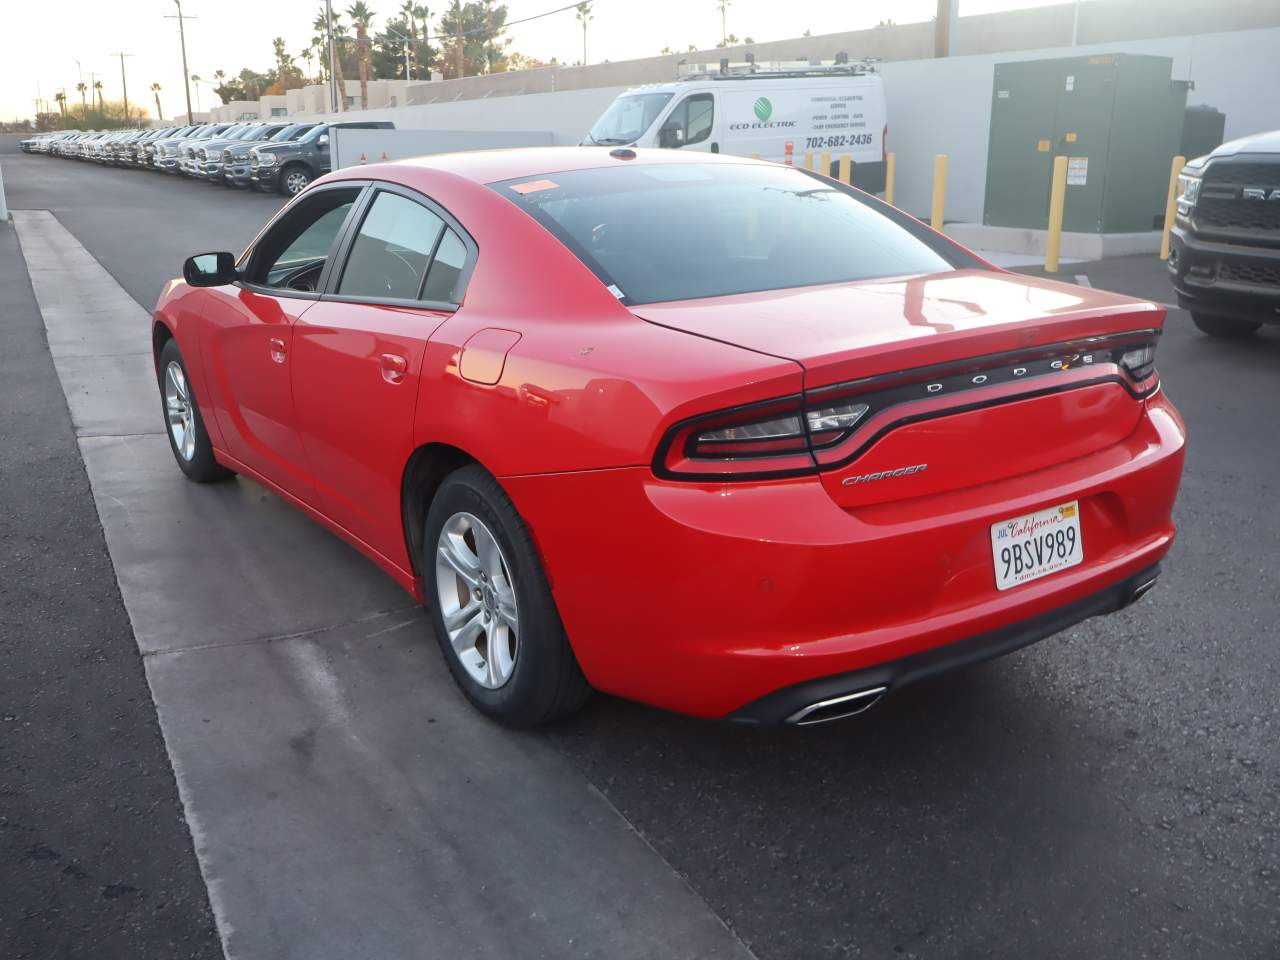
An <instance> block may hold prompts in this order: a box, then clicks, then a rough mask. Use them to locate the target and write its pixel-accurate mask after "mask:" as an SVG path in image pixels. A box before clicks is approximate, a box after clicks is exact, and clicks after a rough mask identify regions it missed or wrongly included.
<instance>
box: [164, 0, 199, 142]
mask: <svg viewBox="0 0 1280 960" xmlns="http://www.w3.org/2000/svg"><path fill="white" fill-rule="evenodd" d="M173 2H174V3H175V4H177V7H178V16H177V17H176V18H175V17H174V16H173V14H171V13H168V14H165V19H167V20H174V19H176V20H177V21H178V38H179V40H180V41H181V43H182V87H183V90H185V91H186V94H187V123H189V124H191V123H195V122H196V120H195V117H193V116H192V115H191V76H190V74H188V73H187V31H186V21H188V20H194V19H196V18H195V17H188V16H186V15H185V14H184V13H183V12H182V0H173Z"/></svg>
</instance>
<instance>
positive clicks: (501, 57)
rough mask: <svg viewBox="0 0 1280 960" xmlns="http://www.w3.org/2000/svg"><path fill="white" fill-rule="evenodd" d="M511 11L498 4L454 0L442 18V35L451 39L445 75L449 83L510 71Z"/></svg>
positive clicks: (489, 0) (491, 1)
mask: <svg viewBox="0 0 1280 960" xmlns="http://www.w3.org/2000/svg"><path fill="white" fill-rule="evenodd" d="M506 23H507V7H506V5H505V4H499V3H495V2H494V0H472V2H470V3H463V2H462V0H453V2H452V3H451V4H450V6H449V8H448V9H447V10H445V12H444V13H443V14H442V15H441V17H440V34H441V35H442V36H446V37H451V38H452V42H451V43H450V45H449V46H450V49H449V55H448V56H447V57H445V59H444V64H443V72H444V75H445V78H446V79H450V80H451V79H453V78H455V77H467V76H473V75H475V74H479V73H500V72H502V71H503V70H506V69H507V53H506V48H507V45H508V44H509V43H510V42H511V41H510V40H507V39H505V38H503V37H502V33H503V32H504V31H505V30H506Z"/></svg>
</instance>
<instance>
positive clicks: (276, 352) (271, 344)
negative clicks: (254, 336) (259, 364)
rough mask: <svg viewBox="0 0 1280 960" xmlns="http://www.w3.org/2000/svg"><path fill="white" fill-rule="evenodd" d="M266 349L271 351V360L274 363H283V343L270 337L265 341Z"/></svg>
mask: <svg viewBox="0 0 1280 960" xmlns="http://www.w3.org/2000/svg"><path fill="white" fill-rule="evenodd" d="M267 347H268V349H269V350H270V351H271V359H272V360H273V361H275V362H276V363H284V358H285V346H284V341H283V340H281V339H280V338H279V337H272V338H271V339H270V340H268V341H267Z"/></svg>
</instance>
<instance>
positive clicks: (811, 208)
mask: <svg viewBox="0 0 1280 960" xmlns="http://www.w3.org/2000/svg"><path fill="white" fill-rule="evenodd" d="M491 186H492V187H493V188H494V189H495V190H497V191H498V192H499V193H501V194H503V195H504V196H506V197H508V198H509V199H510V200H512V201H513V202H514V203H515V204H516V205H517V206H519V207H520V208H521V209H523V210H525V211H526V212H527V213H528V214H529V215H530V216H532V217H533V218H534V219H535V220H537V221H538V222H539V223H541V224H542V225H543V226H544V227H546V228H547V230H548V231H550V232H551V233H552V234H553V235H554V236H555V237H556V238H557V239H559V240H560V242H561V243H563V244H564V245H565V246H566V247H568V248H569V250H571V251H572V252H573V253H574V254H575V255H576V256H577V257H578V258H579V259H580V260H582V262H583V263H584V264H586V266H587V267H589V268H590V269H591V270H592V271H593V272H594V273H595V274H596V276H597V277H599V278H600V280H601V282H602V283H604V284H606V285H612V286H613V287H615V288H616V289H615V295H616V296H619V297H620V298H621V299H623V301H624V302H626V303H629V304H638V303H655V302H660V301H665V300H692V299H697V298H702V297H720V296H726V295H728V294H735V293H749V292H754V291H759V290H784V289H788V288H791V287H806V286H813V285H817V284H825V283H847V282H850V281H855V280H871V279H876V278H881V277H902V276H913V275H920V274H929V273H939V272H944V271H949V270H953V269H955V268H956V266H958V265H960V263H961V262H962V255H960V254H958V253H956V254H953V253H952V252H951V250H950V248H948V247H946V246H944V245H942V244H935V243H930V242H929V240H928V234H927V233H925V232H924V231H922V230H918V229H914V230H913V229H912V228H911V225H912V224H914V223H915V221H914V220H913V219H912V218H910V217H908V216H906V215H905V214H899V213H897V211H894V210H892V209H891V208H888V207H885V206H884V205H883V204H881V203H880V202H879V201H877V200H874V199H872V198H869V197H867V196H866V195H865V194H862V193H859V192H858V191H857V190H854V189H852V188H850V187H846V186H844V184H841V183H838V182H836V181H833V180H828V179H826V178H825V177H819V176H816V175H812V174H808V173H805V172H802V171H800V170H796V169H793V168H791V167H784V166H780V165H773V164H747V163H743V164H728V163H716V164H709V163H688V164H686V163H679V164H668V163H662V164H658V163H652V164H646V163H635V162H631V163H627V164H625V165H623V164H620V165H618V166H616V167H599V168H595V169H588V170H574V171H567V172H564V173H556V174H551V175H549V176H539V177H521V178H519V179H518V180H509V181H506V182H503V183H495V184H491ZM963 265H964V266H977V265H978V262H977V261H976V260H975V261H973V262H964V264H963Z"/></svg>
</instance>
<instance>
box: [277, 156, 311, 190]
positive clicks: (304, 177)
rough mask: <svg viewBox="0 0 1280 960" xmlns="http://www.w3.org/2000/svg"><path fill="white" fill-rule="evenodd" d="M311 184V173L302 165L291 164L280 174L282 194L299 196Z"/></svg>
mask: <svg viewBox="0 0 1280 960" xmlns="http://www.w3.org/2000/svg"><path fill="white" fill-rule="evenodd" d="M310 183H311V171H310V170H308V169H307V168H306V167H304V166H303V165H302V164H300V163H294V164H290V165H289V166H287V167H285V168H284V170H282V171H281V172H280V192H281V193H283V194H284V195H285V196H289V197H293V196H297V195H298V194H299V193H301V192H302V191H303V190H305V189H307V186H308V185H309V184H310Z"/></svg>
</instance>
